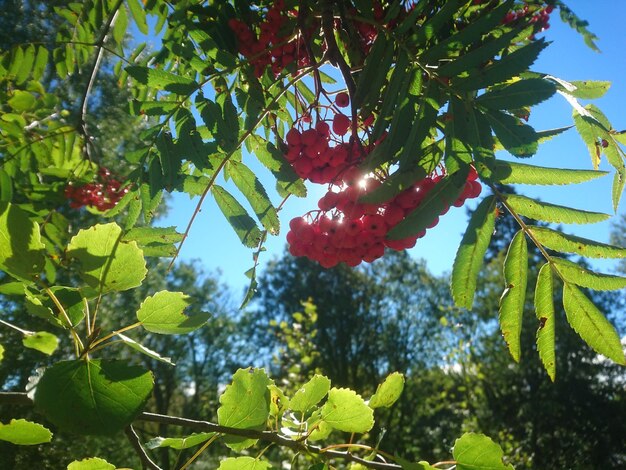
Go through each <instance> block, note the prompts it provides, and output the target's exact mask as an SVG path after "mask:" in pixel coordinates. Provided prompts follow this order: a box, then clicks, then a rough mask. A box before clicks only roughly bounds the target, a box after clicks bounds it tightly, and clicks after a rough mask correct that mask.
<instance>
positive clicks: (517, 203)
mask: <svg viewBox="0 0 626 470" xmlns="http://www.w3.org/2000/svg"><path fill="white" fill-rule="evenodd" d="M506 202H507V204H508V205H509V206H511V208H512V209H513V210H514V211H515V212H517V213H518V214H520V215H523V216H525V217H528V218H530V219H533V220H543V221H545V222H554V223H556V224H595V223H597V222H602V221H604V220H607V219H608V218H610V217H611V216H610V215H608V214H603V213H601V212H589V211H583V210H579V209H573V208H571V207H565V206H559V205H557V204H550V203H548V202H542V201H538V200H536V199H531V198H528V197H525V196H520V195H513V194H511V195H508V196H507V197H506Z"/></svg>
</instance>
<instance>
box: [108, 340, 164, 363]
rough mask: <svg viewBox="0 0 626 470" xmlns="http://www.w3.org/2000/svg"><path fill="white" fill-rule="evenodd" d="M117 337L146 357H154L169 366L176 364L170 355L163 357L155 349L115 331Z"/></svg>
mask: <svg viewBox="0 0 626 470" xmlns="http://www.w3.org/2000/svg"><path fill="white" fill-rule="evenodd" d="M117 337H118V338H119V339H120V340H121V341H122V342H123V343H124V344H125V345H127V346H129V347H131V348H133V349H134V350H135V351H139V352H140V353H141V354H145V355H146V356H148V357H151V358H152V359H155V360H157V361H160V362H164V363H166V364H168V365H170V366H175V365H176V364H174V363H173V362H172V358H171V357H164V356H161V355H160V354H159V353H157V352H156V351H153V350H152V349H150V348H147V347H145V346H144V345H143V344H141V343H138V342H137V341H135V340H134V339H132V338H129V337H128V336H126V335H123V334H122V333H117Z"/></svg>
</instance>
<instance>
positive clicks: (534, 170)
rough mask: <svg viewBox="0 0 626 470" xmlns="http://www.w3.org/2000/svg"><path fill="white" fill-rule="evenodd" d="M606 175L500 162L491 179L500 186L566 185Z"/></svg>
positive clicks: (591, 171) (598, 172) (605, 173)
mask: <svg viewBox="0 0 626 470" xmlns="http://www.w3.org/2000/svg"><path fill="white" fill-rule="evenodd" d="M608 174H609V173H608V172H607V171H594V170H571V169H565V168H546V167H542V166H535V165H528V164H525V163H517V162H506V161H501V160H500V161H497V162H495V171H494V173H493V179H494V180H495V181H497V182H499V183H502V184H541V185H557V184H558V185H566V184H575V183H584V182H586V181H591V180H594V179H596V178H600V177H602V176H606V175H608Z"/></svg>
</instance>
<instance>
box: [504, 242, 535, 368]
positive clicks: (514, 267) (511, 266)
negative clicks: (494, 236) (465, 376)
mask: <svg viewBox="0 0 626 470" xmlns="http://www.w3.org/2000/svg"><path fill="white" fill-rule="evenodd" d="M527 279H528V246H527V244H526V236H525V235H524V232H523V231H522V230H520V231H519V232H517V233H516V234H515V236H514V237H513V240H511V244H510V245H509V250H508V252H507V254H506V258H505V260H504V285H505V289H504V293H503V294H502V297H501V298H500V308H499V321H500V329H501V330H502V336H503V338H504V341H505V342H506V344H507V347H508V348H509V351H510V353H511V356H512V357H513V359H514V360H515V361H516V362H519V358H520V354H521V344H520V335H521V332H522V316H523V314H524V303H525V301H526V282H527Z"/></svg>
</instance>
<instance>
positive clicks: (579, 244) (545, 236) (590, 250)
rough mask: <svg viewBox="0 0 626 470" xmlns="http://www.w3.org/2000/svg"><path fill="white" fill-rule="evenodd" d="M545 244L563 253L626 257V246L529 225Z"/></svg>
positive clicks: (591, 256) (588, 256)
mask: <svg viewBox="0 0 626 470" xmlns="http://www.w3.org/2000/svg"><path fill="white" fill-rule="evenodd" d="M528 228H529V229H530V231H531V232H532V234H533V236H534V237H535V238H536V239H537V241H538V242H539V243H541V244H542V245H543V246H545V247H547V248H550V249H551V250H554V251H559V252H561V253H574V254H577V255H580V256H585V257H587V258H613V259H619V258H626V248H623V247H621V246H615V245H607V244H605V243H600V242H597V241H595V240H589V239H587V238H581V237H577V236H575V235H569V234H567V233H562V232H559V231H557V230H552V229H551V228H548V227H536V226H529V227H528Z"/></svg>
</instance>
